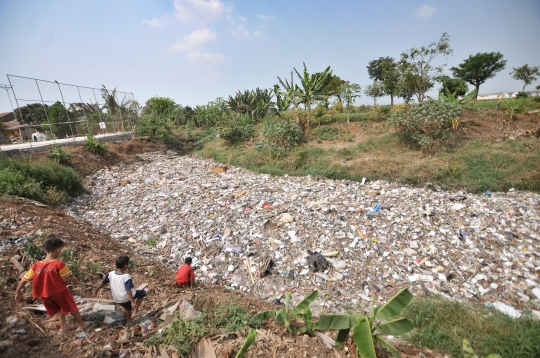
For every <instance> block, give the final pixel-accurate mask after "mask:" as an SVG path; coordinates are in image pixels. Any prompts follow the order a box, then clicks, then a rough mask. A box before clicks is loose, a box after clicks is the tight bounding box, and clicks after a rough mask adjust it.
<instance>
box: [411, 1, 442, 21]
mask: <svg viewBox="0 0 540 358" xmlns="http://www.w3.org/2000/svg"><path fill="white" fill-rule="evenodd" d="M437 10H438V9H437V8H436V7H435V6H429V5H427V4H425V5H422V6H420V7H419V8H418V9H416V15H418V17H419V18H421V19H422V18H425V17H430V16H431V15H433V14H434V13H436V12H437Z"/></svg>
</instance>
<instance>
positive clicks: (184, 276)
mask: <svg viewBox="0 0 540 358" xmlns="http://www.w3.org/2000/svg"><path fill="white" fill-rule="evenodd" d="M191 261H192V260H191V257H186V259H185V260H184V265H183V266H181V267H180V268H179V269H178V272H177V273H176V283H177V284H178V285H180V286H187V285H188V284H189V287H190V288H193V285H194V284H195V272H193V269H192V268H191Z"/></svg>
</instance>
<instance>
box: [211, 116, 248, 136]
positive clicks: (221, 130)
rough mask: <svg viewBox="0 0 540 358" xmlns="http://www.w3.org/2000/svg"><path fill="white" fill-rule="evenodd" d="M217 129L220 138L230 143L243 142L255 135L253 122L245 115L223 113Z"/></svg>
mask: <svg viewBox="0 0 540 358" xmlns="http://www.w3.org/2000/svg"><path fill="white" fill-rule="evenodd" d="M216 129H217V132H218V134H219V136H220V137H221V138H223V139H225V140H226V141H228V142H229V143H239V142H243V141H245V140H246V139H248V138H251V137H253V135H254V134H255V131H254V130H253V122H252V120H251V119H250V118H249V117H248V116H246V115H243V114H228V113H222V114H221V116H220V117H219V118H218V120H217V124H216Z"/></svg>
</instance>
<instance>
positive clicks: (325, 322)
mask: <svg viewBox="0 0 540 358" xmlns="http://www.w3.org/2000/svg"><path fill="white" fill-rule="evenodd" d="M362 318H363V319H362V321H365V317H362ZM357 323H358V322H357V321H356V317H355V316H352V315H348V314H323V315H321V316H320V317H319V329H320V330H321V331H328V330H330V329H332V330H338V331H339V330H342V329H349V328H352V327H354V326H355V325H356V324H357Z"/></svg>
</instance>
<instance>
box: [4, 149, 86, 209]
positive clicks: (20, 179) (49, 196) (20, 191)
mask: <svg viewBox="0 0 540 358" xmlns="http://www.w3.org/2000/svg"><path fill="white" fill-rule="evenodd" d="M84 192H85V189H84V186H83V184H82V182H81V179H80V178H79V176H78V175H77V173H76V172H75V171H74V170H73V169H71V168H67V167H64V166H62V165H60V164H58V163H55V162H46V163H41V164H38V163H30V162H26V161H21V160H16V159H12V158H7V157H0V194H7V195H15V196H20V197H24V198H28V199H33V200H38V201H42V202H45V203H48V204H61V203H63V202H65V201H66V200H67V198H68V196H77V195H79V194H82V193H84Z"/></svg>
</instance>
